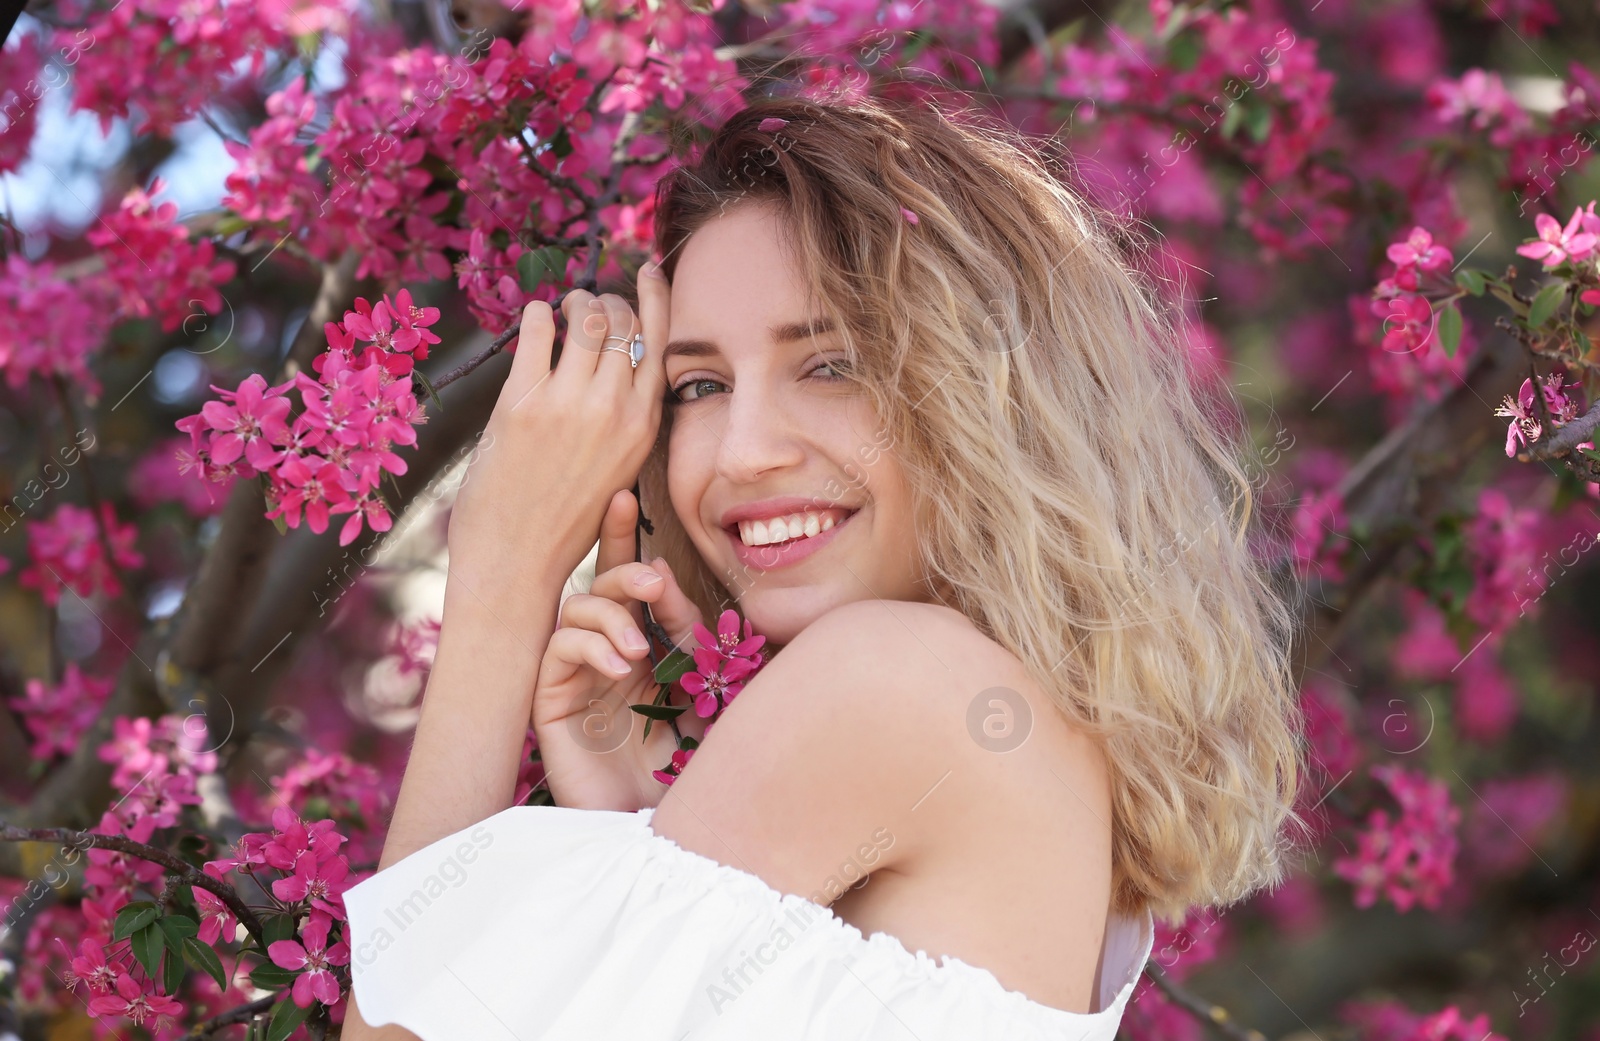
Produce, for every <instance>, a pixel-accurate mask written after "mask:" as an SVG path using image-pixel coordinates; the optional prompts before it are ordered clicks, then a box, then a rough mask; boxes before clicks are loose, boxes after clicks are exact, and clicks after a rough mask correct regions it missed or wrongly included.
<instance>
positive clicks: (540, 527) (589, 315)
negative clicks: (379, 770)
mask: <svg viewBox="0 0 1600 1041" xmlns="http://www.w3.org/2000/svg"><path fill="white" fill-rule="evenodd" d="M648 270H649V266H648V265H647V266H646V268H645V269H641V271H640V274H639V281H638V292H639V308H640V314H639V315H638V316H635V314H634V312H633V308H632V307H630V306H629V305H628V302H627V301H626V300H624V299H622V298H621V297H620V296H617V295H616V294H614V293H607V294H605V295H603V296H599V297H596V296H594V295H593V294H590V293H588V292H585V291H583V290H573V291H572V292H571V293H570V294H569V295H568V296H567V299H566V301H565V302H564V303H563V304H562V310H563V313H564V314H565V315H566V318H567V336H566V342H565V344H564V345H563V350H562V352H561V358H560V360H559V362H558V363H557V365H556V367H555V368H554V369H552V368H551V365H550V359H551V357H552V355H553V353H554V344H555V313H554V311H553V310H552V309H551V307H550V305H548V304H546V303H544V302H542V301H535V302H533V303H530V304H529V305H528V306H527V307H526V308H525V309H524V311H523V314H522V324H521V327H520V328H519V330H518V335H517V339H516V354H515V357H514V359H513V361H512V365H511V372H510V374H509V375H508V376H507V377H506V382H505V385H504V386H503V387H502V388H501V391H500V396H499V398H498V399H497V400H496V401H495V407H494V412H493V414H491V416H490V417H489V424H488V427H487V428H486V431H485V433H486V435H487V437H486V441H487V446H486V447H485V448H483V449H482V451H481V452H480V454H479V455H478V456H477V457H476V458H474V459H473V460H472V463H471V465H470V466H469V467H468V470H467V477H466V480H465V481H464V483H463V485H462V487H461V490H460V492H459V493H458V494H457V496H456V501H455V505H454V507H453V509H452V511H451V515H450V532H449V536H448V541H449V552H450V571H449V577H448V578H447V580H446V583H445V609H444V617H443V620H442V623H441V628H440V633H439V650H438V654H437V655H436V657H435V660H434V666H433V670H432V674H431V676H430V677H429V679H428V686H427V691H426V694H425V696H424V697H423V701H422V713H421V716H420V718H419V719H418V722H417V732H416V737H415V738H414V739H413V741H412V746H411V758H410V760H409V761H408V762H407V764H406V772H405V777H404V779H403V780H402V781H401V784H400V793H399V796H398V798H397V799H396V800H395V809H394V815H393V817H392V819H391V820H390V823H389V831H388V835H387V836H386V838H385V840H384V846H383V854H382V856H381V857H380V858H379V860H378V867H379V870H382V869H383V868H385V867H387V866H389V865H390V864H393V863H395V862H396V861H398V860H402V859H404V858H405V857H407V856H410V855H411V854H412V853H415V852H416V851H417V850H419V849H421V848H422V847H423V846H426V845H428V844H429V843H430V842H434V841H436V840H438V839H440V838H443V837H445V836H446V835H449V834H451V833H453V832H456V831H460V830H461V829H462V828H465V827H467V826H468V825H470V824H474V823H476V822H478V821H481V820H483V819H485V818H487V817H490V816H493V815H494V814H496V813H498V812H500V811H501V810H504V809H506V808H507V807H509V806H510V805H511V796H512V793H513V791H514V790H515V785H516V776H517V766H518V761H519V759H520V757H521V754H522V746H523V740H524V738H525V736H526V734H527V730H528V718H529V715H530V713H531V711H532V707H533V696H534V690H535V686H536V682H537V679H538V674H539V664H540V660H541V659H542V658H543V656H544V653H545V649H546V646H547V644H548V643H549V642H550V634H551V633H552V632H553V631H554V629H555V625H556V618H557V612H558V608H559V602H560V598H561V588H562V585H563V583H564V582H565V580H566V578H567V576H568V575H570V574H571V573H572V570H573V568H574V567H576V566H577V564H578V562H579V561H581V560H582V559H583V556H584V554H585V553H587V552H588V550H589V548H590V547H591V546H592V545H594V541H595V538H596V536H597V535H598V533H599V530H600V521H601V518H602V516H603V515H604V513H605V510H606V506H607V504H608V503H609V502H610V500H611V498H612V497H613V496H614V495H615V494H616V492H617V490H618V489H621V488H626V487H627V486H628V485H630V484H632V483H633V482H634V481H635V480H636V479H637V478H638V474H639V470H640V467H641V466H643V464H644V460H645V457H646V456H647V455H648V454H649V451H650V446H651V444H652V443H653V442H654V441H655V438H656V432H657V431H658V430H659V429H660V423H661V385H662V382H663V380H664V375H663V373H664V367H663V363H662V357H661V350H662V347H663V346H664V345H665V343H666V337H667V315H668V310H667V309H668V306H669V304H670V300H669V289H668V286H667V283H666V280H665V279H662V278H659V277H653V276H651V275H650V274H649V273H648ZM641 325H642V327H643V334H644V338H645V343H646V344H647V345H648V346H647V351H646V355H645V358H644V360H643V362H642V363H641V364H640V365H639V366H638V368H637V369H635V368H634V367H633V366H632V365H630V364H629V362H628V360H627V359H626V358H625V357H624V355H623V354H622V353H620V352H608V351H604V350H602V346H603V344H604V342H605V337H606V336H607V335H608V334H611V333H613V332H615V333H616V335H618V336H619V337H623V338H627V337H631V336H632V334H633V333H634V331H635V330H638V329H639V328H640V327H641Z"/></svg>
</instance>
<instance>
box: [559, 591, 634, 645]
mask: <svg viewBox="0 0 1600 1041" xmlns="http://www.w3.org/2000/svg"><path fill="white" fill-rule="evenodd" d="M561 626H562V628H572V629H588V630H591V631H593V632H599V633H604V634H605V636H606V638H607V639H608V640H610V641H611V645H612V647H614V648H615V649H616V651H617V653H618V654H620V655H622V656H623V657H624V658H628V659H630V660H631V659H637V658H643V657H644V656H645V654H646V653H648V651H649V648H648V647H647V646H646V645H645V643H644V633H643V632H641V631H640V629H639V623H638V619H637V618H635V617H634V614H633V612H632V611H631V610H629V609H628V607H627V605H625V604H619V603H617V602H616V601H615V600H607V599H606V598H605V597H603V596H593V595H590V594H588V593H580V594H577V595H575V596H570V597H568V598H567V602H566V603H564V604H562V605H561ZM556 631H557V632H560V631H561V630H560V629H558V630H556Z"/></svg>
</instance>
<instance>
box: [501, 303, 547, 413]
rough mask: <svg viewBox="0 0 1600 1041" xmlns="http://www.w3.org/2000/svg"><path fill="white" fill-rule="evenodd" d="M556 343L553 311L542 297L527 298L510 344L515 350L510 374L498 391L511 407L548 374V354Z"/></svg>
mask: <svg viewBox="0 0 1600 1041" xmlns="http://www.w3.org/2000/svg"><path fill="white" fill-rule="evenodd" d="M555 342H556V313H555V311H553V310H551V308H550V305H549V303H547V302H545V301H543V300H532V301H529V303H528V306H526V307H524V308H523V309H522V322H521V324H520V325H518V327H517V335H516V336H514V337H512V339H511V343H514V344H516V346H517V349H516V352H515V353H514V354H512V356H511V374H510V375H509V376H507V377H506V382H505V385H504V386H502V387H501V389H500V394H501V396H502V397H504V398H507V400H509V401H510V402H511V404H512V407H513V408H515V407H516V406H517V403H518V402H520V401H521V400H522V399H523V398H524V397H525V396H526V395H527V393H528V392H529V391H530V390H532V389H533V388H534V387H536V386H538V384H539V381H540V380H542V379H544V378H545V377H546V376H549V375H550V354H551V351H552V350H553V349H554V347H555Z"/></svg>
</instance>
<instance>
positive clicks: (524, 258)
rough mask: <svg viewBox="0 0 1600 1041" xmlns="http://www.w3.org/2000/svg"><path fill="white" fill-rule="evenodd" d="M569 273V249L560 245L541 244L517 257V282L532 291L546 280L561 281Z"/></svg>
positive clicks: (526, 291)
mask: <svg viewBox="0 0 1600 1041" xmlns="http://www.w3.org/2000/svg"><path fill="white" fill-rule="evenodd" d="M566 274H567V251H566V250H564V249H561V248H560V247H559V246H541V247H540V248H538V249H531V250H529V251H528V252H526V253H523V254H522V255H521V256H519V257H517V284H518V285H520V286H521V287H522V291H523V292H524V293H531V292H533V291H534V290H535V289H538V288H539V286H540V284H541V283H544V282H559V281H561V280H562V279H563V278H565V277H566Z"/></svg>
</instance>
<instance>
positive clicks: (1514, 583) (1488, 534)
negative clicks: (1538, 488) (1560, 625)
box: [1462, 488, 1549, 632]
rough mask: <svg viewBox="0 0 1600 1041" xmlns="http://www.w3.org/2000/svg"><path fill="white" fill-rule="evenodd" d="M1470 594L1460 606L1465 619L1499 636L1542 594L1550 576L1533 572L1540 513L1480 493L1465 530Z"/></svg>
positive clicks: (1496, 493)
mask: <svg viewBox="0 0 1600 1041" xmlns="http://www.w3.org/2000/svg"><path fill="white" fill-rule="evenodd" d="M1466 536H1467V546H1468V547H1469V551H1468V554H1467V559H1468V561H1469V566H1470V567H1471V568H1472V580H1473V581H1472V590H1471V592H1470V593H1468V594H1467V598H1466V602H1465V603H1464V604H1463V605H1462V606H1463V609H1464V610H1465V612H1466V615H1467V617H1468V618H1471V619H1472V620H1473V621H1474V622H1476V623H1477V624H1478V625H1480V626H1482V627H1483V628H1485V629H1487V630H1489V631H1491V632H1500V631H1503V630H1505V629H1507V628H1509V627H1510V626H1512V625H1513V624H1515V623H1516V621H1517V619H1519V618H1521V617H1522V615H1523V613H1524V604H1526V603H1527V601H1528V600H1529V599H1530V598H1537V597H1538V596H1540V595H1541V594H1542V593H1543V592H1544V586H1545V583H1547V582H1548V581H1549V576H1548V575H1547V574H1546V573H1545V572H1544V571H1543V570H1542V569H1539V568H1537V567H1536V566H1535V564H1536V562H1537V561H1538V559H1539V555H1540V544H1539V512H1538V511H1537V510H1534V509H1532V508H1520V507H1518V506H1517V505H1516V504H1514V503H1513V502H1512V501H1511V499H1510V498H1509V497H1508V496H1507V495H1506V494H1505V493H1504V492H1502V491H1500V490H1499V489H1498V488H1485V489H1483V490H1482V491H1481V492H1479V493H1478V512H1477V515H1476V516H1475V517H1473V519H1472V521H1471V522H1470V524H1469V525H1468V526H1467V530H1466Z"/></svg>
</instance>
